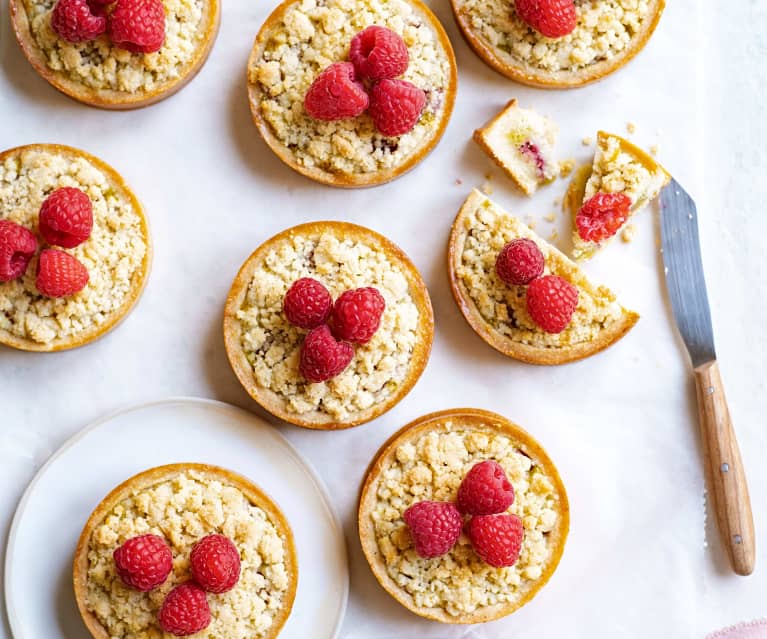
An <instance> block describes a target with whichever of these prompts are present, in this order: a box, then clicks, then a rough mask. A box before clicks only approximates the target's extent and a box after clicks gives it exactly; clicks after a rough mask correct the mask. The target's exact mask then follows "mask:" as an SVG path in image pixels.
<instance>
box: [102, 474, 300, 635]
mask: <svg viewBox="0 0 767 639" xmlns="http://www.w3.org/2000/svg"><path fill="white" fill-rule="evenodd" d="M147 533H152V534H155V535H159V536H161V537H163V538H164V539H165V540H166V541H167V543H168V545H169V546H170V548H171V551H172V553H173V571H172V572H171V574H170V576H169V577H168V579H167V580H166V582H165V583H164V584H162V585H161V586H159V587H158V588H156V589H155V590H152V591H151V592H139V591H137V590H133V589H131V588H129V587H127V586H125V585H124V584H123V583H122V581H121V579H120V577H119V575H118V574H117V571H116V569H115V565H114V559H113V557H112V554H113V552H114V551H115V549H116V548H117V547H118V546H120V545H121V544H123V543H124V542H125V541H126V540H127V539H130V538H131V537H135V536H137V535H144V534H147ZM212 533H219V534H223V535H226V536H227V537H229V539H231V540H232V541H233V542H234V545H235V546H236V547H237V550H238V551H239V553H240V562H241V564H240V580H239V581H238V582H237V585H236V586H235V587H234V588H233V589H232V590H230V591H229V592H226V593H223V594H219V595H210V596H208V603H209V605H210V613H211V621H210V625H209V626H208V627H207V628H206V629H205V630H202V631H201V632H199V633H197V634H195V635H194V636H195V637H197V638H199V639H219V638H222V637H227V638H233V637H263V636H264V635H265V634H266V631H267V630H268V629H269V628H270V627H271V625H272V622H273V620H274V617H275V616H276V614H277V613H278V612H279V611H280V609H281V607H282V605H283V599H284V597H285V594H286V592H287V590H288V586H289V577H288V572H287V568H286V563H285V554H286V546H285V541H284V539H283V534H284V533H283V532H282V531H279V530H277V528H276V527H275V525H274V523H273V522H272V521H270V519H269V517H268V516H267V514H266V512H265V511H264V510H262V509H261V508H259V507H258V506H254V505H253V504H251V503H250V501H248V499H247V497H246V496H245V495H244V494H243V493H242V492H241V491H240V490H239V489H238V488H236V487H234V486H229V485H226V484H224V483H222V482H221V481H219V480H214V479H211V478H210V477H208V476H206V475H204V474H200V473H198V472H196V471H189V472H184V473H180V474H179V475H177V476H176V477H173V478H172V479H170V480H167V481H163V482H161V483H158V484H156V485H154V486H150V487H148V488H145V489H143V490H141V491H138V492H136V493H134V494H132V495H130V497H127V498H126V499H124V500H123V501H122V502H120V503H119V504H118V505H116V506H115V507H114V508H113V509H112V511H111V512H110V513H109V514H108V515H107V516H106V517H105V518H104V521H103V523H102V524H101V525H99V526H98V527H96V529H95V531H94V533H93V536H92V537H91V540H90V545H89V550H88V564H89V565H88V608H89V610H91V611H92V612H93V613H94V614H95V615H96V617H97V618H98V620H99V621H100V622H101V623H102V625H103V626H104V627H105V628H106V629H107V631H108V632H109V635H110V637H115V638H118V637H119V638H120V639H160V638H161V637H166V636H167V637H170V636H171V635H166V634H165V633H163V632H162V631H161V630H160V629H159V627H158V625H157V613H158V611H159V609H160V607H161V606H162V602H163V600H164V599H165V596H166V595H167V594H168V592H169V591H170V590H171V589H172V588H173V587H174V586H176V585H178V584H179V583H182V582H184V581H188V579H189V575H190V560H189V556H190V553H191V551H192V547H193V546H194V544H195V543H197V542H198V541H199V540H200V539H202V537H204V536H206V535H209V534H212Z"/></svg>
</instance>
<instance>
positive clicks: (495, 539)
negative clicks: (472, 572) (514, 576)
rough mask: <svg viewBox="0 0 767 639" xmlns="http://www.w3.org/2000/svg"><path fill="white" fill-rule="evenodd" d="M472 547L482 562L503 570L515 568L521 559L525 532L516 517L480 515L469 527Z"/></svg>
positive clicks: (520, 521) (472, 519)
mask: <svg viewBox="0 0 767 639" xmlns="http://www.w3.org/2000/svg"><path fill="white" fill-rule="evenodd" d="M467 532H468V535H469V539H471V545H472V546H473V547H474V552H476V553H477V554H478V555H479V556H480V558H481V559H482V561H484V562H485V563H488V564H490V565H491V566H494V567H495V568H502V567H504V566H513V565H514V564H515V563H516V561H517V559H519V551H520V550H521V549H522V539H523V538H524V535H525V531H524V527H523V526H522V520H521V519H520V518H519V517H517V516H516V515H479V516H477V517H472V518H471V519H470V520H469V524H468V526H467Z"/></svg>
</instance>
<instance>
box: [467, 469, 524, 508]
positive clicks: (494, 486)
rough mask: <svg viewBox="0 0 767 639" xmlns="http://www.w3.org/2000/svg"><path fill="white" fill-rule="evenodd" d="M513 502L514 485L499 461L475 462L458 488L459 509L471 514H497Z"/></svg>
mask: <svg viewBox="0 0 767 639" xmlns="http://www.w3.org/2000/svg"><path fill="white" fill-rule="evenodd" d="M513 503H514V487H513V486H512V485H511V482H510V481H509V480H508V478H507V477H506V473H505V472H504V470H503V468H501V465H500V464H499V463H498V462H494V461H490V460H488V461H483V462H479V463H478V464H475V465H474V466H473V467H472V469H471V470H470V471H469V472H468V473H466V477H464V478H463V481H462V482H461V485H460V487H459V488H458V499H457V505H458V510H460V511H461V512H462V513H466V514H469V515H495V514H497V513H502V512H505V511H506V510H507V509H508V508H509V506H511V505H512V504H513Z"/></svg>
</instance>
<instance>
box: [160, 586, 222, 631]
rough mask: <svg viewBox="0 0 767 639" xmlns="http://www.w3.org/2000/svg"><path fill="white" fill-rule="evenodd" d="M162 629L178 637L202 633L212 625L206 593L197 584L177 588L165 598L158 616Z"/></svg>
mask: <svg viewBox="0 0 767 639" xmlns="http://www.w3.org/2000/svg"><path fill="white" fill-rule="evenodd" d="M157 619H158V621H159V622H160V628H162V629H163V630H164V631H165V632H169V633H170V634H172V635H176V636H177V637H186V636H187V635H193V634H194V633H196V632H200V630H203V629H205V628H207V627H208V624H210V607H209V606H208V598H207V597H206V596H205V591H204V590H203V589H202V588H200V587H199V586H198V585H197V584H193V583H185V584H181V585H180V586H176V587H175V588H174V589H173V590H171V591H170V592H169V593H168V596H167V597H165V601H163V602H162V608H160V613H159V615H157Z"/></svg>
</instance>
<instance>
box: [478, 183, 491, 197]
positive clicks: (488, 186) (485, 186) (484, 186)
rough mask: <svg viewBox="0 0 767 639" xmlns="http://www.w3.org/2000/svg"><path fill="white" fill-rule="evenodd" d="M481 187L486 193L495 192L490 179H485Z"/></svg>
mask: <svg viewBox="0 0 767 639" xmlns="http://www.w3.org/2000/svg"><path fill="white" fill-rule="evenodd" d="M480 188H481V189H482V192H483V193H484V194H485V195H492V194H493V185H492V184H490V182H489V181H485V182H484V183H483V184H482V186H481V187H480Z"/></svg>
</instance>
